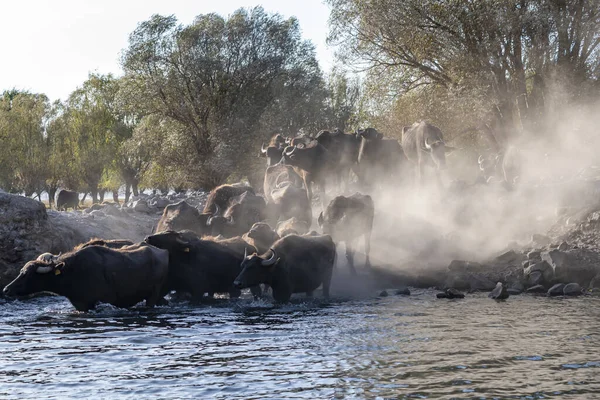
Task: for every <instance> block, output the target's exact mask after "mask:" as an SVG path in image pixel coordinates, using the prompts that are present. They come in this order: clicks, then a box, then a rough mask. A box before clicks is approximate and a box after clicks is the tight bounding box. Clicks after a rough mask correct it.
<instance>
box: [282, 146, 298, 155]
mask: <svg viewBox="0 0 600 400" xmlns="http://www.w3.org/2000/svg"><path fill="white" fill-rule="evenodd" d="M290 147H291V149H290ZM284 151H285V155H286V156H291V155H292V154H294V151H296V147H295V146H288V147H287V148H286V149H285V150H284Z"/></svg>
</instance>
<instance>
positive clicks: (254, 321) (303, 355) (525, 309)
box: [0, 291, 600, 399]
mask: <svg viewBox="0 0 600 400" xmlns="http://www.w3.org/2000/svg"><path fill="white" fill-rule="evenodd" d="M599 305H600V300H598V299H593V298H578V299H548V298H541V297H526V296H521V297H511V298H510V299H509V300H508V301H505V302H495V301H490V300H489V299H487V298H486V297H485V295H473V296H468V297H467V299H465V300H464V301H447V300H436V299H434V294H433V293H432V292H427V291H425V292H420V293H418V294H417V295H416V296H411V297H387V298H383V299H370V300H352V301H350V300H344V301H342V300H338V301H335V300H334V301H331V302H325V301H323V300H320V299H315V300H310V301H306V300H304V299H299V300H294V302H292V303H291V304H288V305H281V306H279V305H273V304H270V303H268V302H263V301H256V302H252V301H250V300H238V301H233V302H229V301H227V300H219V301H215V302H214V303H211V304H209V305H203V306H191V305H189V304H187V303H176V304H175V305H174V306H170V307H158V308H155V309H144V308H139V309H132V310H120V309H115V308H112V307H110V306H102V307H100V309H99V310H97V311H95V312H91V313H79V312H76V311H73V308H72V306H71V305H70V304H69V303H68V302H67V301H66V300H64V299H62V298H57V297H51V298H36V299H32V300H29V301H27V302H21V301H13V302H3V303H0V321H1V322H2V323H1V324H0V351H2V354H3V362H2V363H0V397H1V398H3V399H5V398H14V399H22V398H34V397H39V394H40V393H43V396H44V397H50V398H52V397H54V398H61V399H62V398H73V397H79V398H81V397H86V398H87V397H94V398H106V397H110V398H114V397H136V396H139V397H141V398H149V397H160V398H228V399H230V398H243V399H251V398H256V399H263V398H285V397H293V398H310V399H315V398H382V399H383V398H441V397H448V398H473V397H477V398H547V397H553V396H558V397H560V396H562V395H567V394H568V395H569V397H570V398H578V397H579V398H590V397H591V396H592V393H597V392H599V391H600V383H599V382H598V380H597V379H596V375H597V372H598V371H597V368H598V367H600V353H599V350H600V346H599V337H598V332H600V329H599V328H600V322H599V321H600V319H599V318H598V317H599V314H600V311H599V310H600V308H599Z"/></svg>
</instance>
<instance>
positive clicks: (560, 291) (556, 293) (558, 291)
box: [548, 283, 565, 297]
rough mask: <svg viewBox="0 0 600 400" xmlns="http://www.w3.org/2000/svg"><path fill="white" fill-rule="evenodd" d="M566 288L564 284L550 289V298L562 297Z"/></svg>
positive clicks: (558, 284)
mask: <svg viewBox="0 0 600 400" xmlns="http://www.w3.org/2000/svg"><path fill="white" fill-rule="evenodd" d="M564 288H565V284H564V283H557V284H556V285H554V286H552V287H551V288H550V289H548V296H551V297H554V296H562V295H563V289H564Z"/></svg>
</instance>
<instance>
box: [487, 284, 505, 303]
mask: <svg viewBox="0 0 600 400" xmlns="http://www.w3.org/2000/svg"><path fill="white" fill-rule="evenodd" d="M508 296H509V294H508V291H507V290H506V287H505V286H504V285H503V284H502V282H498V283H496V287H495V288H494V290H492V291H491V292H490V294H488V297H489V298H490V299H494V300H504V299H508Z"/></svg>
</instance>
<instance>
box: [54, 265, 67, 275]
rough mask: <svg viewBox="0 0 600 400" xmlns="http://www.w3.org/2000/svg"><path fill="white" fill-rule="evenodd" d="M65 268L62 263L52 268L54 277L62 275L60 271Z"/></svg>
mask: <svg viewBox="0 0 600 400" xmlns="http://www.w3.org/2000/svg"><path fill="white" fill-rule="evenodd" d="M64 267H65V263H64V262H59V263H58V264H56V265H55V266H54V275H60V274H62V270H63V268H64Z"/></svg>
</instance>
